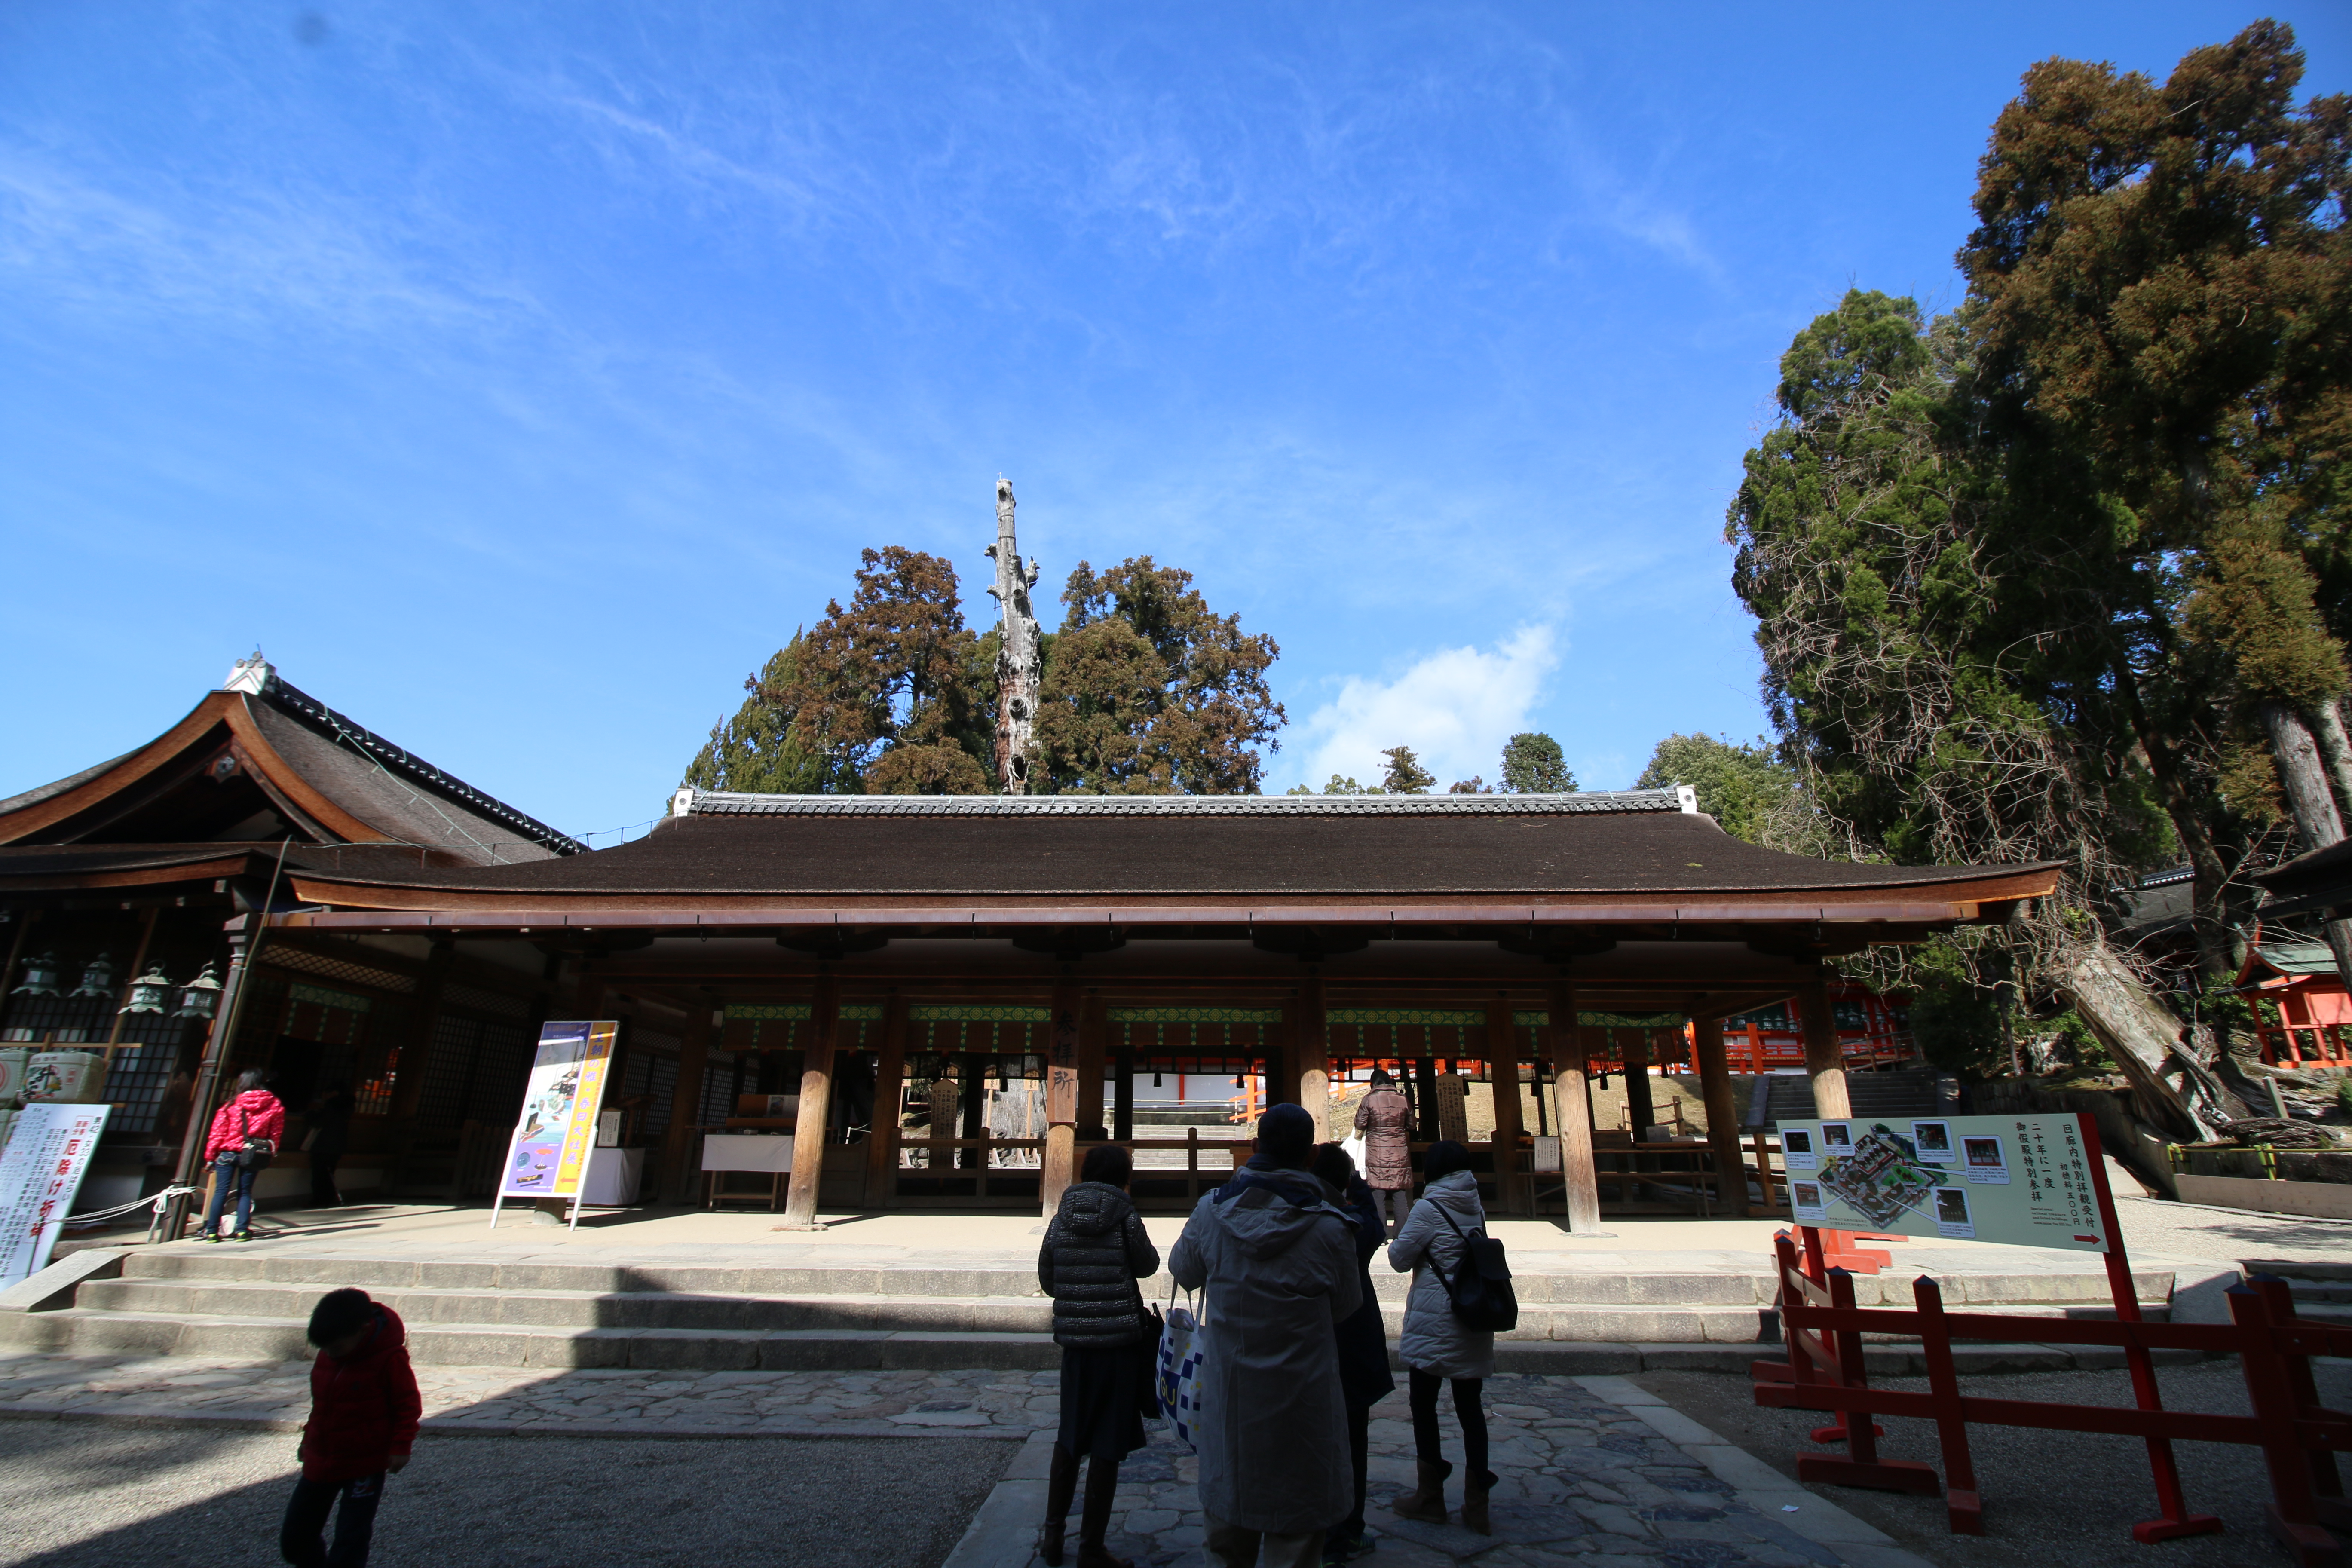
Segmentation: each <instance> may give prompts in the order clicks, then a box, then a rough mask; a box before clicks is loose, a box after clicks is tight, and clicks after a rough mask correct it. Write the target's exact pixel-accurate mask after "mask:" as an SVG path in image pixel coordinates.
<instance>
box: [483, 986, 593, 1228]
mask: <svg viewBox="0 0 2352 1568" xmlns="http://www.w3.org/2000/svg"><path fill="white" fill-rule="evenodd" d="M620 1028H621V1026H620V1025H618V1024H616V1023H611V1022H597V1023H564V1024H549V1025H547V1026H544V1027H543V1028H541V1030H540V1031H539V1057H538V1059H537V1060H535V1061H533V1062H532V1063H531V1068H530V1087H529V1088H527V1089H524V1091H523V1101H522V1119H521V1120H520V1121H517V1122H516V1123H515V1131H514V1139H513V1141H512V1142H509V1144H508V1145H507V1164H506V1170H505V1171H504V1172H503V1173H500V1175H499V1197H501V1198H572V1199H573V1200H575V1201H576V1200H577V1199H578V1198H579V1196H580V1184H581V1178H582V1177H583V1176H584V1175H585V1174H586V1173H587V1170H588V1152H589V1151H590V1150H591V1149H593V1147H595V1143H596V1113H597V1111H598V1110H600V1109H602V1106H603V1101H604V1073H605V1069H606V1068H608V1067H610V1066H611V1065H612V1060H613V1041H614V1038H615V1037H617V1036H618V1035H619V1034H620Z"/></svg>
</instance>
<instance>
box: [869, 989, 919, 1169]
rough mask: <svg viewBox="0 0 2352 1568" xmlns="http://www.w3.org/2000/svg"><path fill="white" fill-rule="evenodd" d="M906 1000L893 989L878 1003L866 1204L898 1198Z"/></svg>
mask: <svg viewBox="0 0 2352 1568" xmlns="http://www.w3.org/2000/svg"><path fill="white" fill-rule="evenodd" d="M909 1010H910V1003H909V1000H908V996H907V995H906V994H905V993H904V992H901V991H898V990H895V989H894V990H893V991H892V992H891V993H890V994H889V995H888V996H887V998H886V999H885V1000H884V1001H883V1004H882V1048H881V1050H880V1051H879V1052H877V1054H876V1056H875V1061H874V1130H873V1131H871V1132H868V1133H867V1134H866V1207H867V1208H869V1209H874V1208H884V1207H887V1206H888V1205H892V1204H895V1203H896V1202H898V1109H899V1106H900V1104H901V1102H902V1101H904V1100H905V1099H906V1081H907V1016H908V1011H909Z"/></svg>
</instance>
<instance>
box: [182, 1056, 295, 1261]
mask: <svg viewBox="0 0 2352 1568" xmlns="http://www.w3.org/2000/svg"><path fill="white" fill-rule="evenodd" d="M285 1135H286V1108H285V1107H284V1106H282V1105H280V1104H278V1097H277V1096H276V1095H274V1094H272V1093H270V1092H269V1091H268V1089H264V1088H262V1087H261V1073H260V1071H259V1069H257V1068H247V1069H246V1070H245V1071H244V1072H241V1073H239V1074H238V1075H237V1079H236V1098H235V1099H233V1100H230V1101H229V1102H228V1103H227V1104H226V1105H224V1106H222V1107H221V1108H220V1109H219V1110H216V1111H215V1112H214V1113H213V1125H212V1131H211V1133H210V1134H209V1135H208V1136H207V1137H206V1138H205V1162H206V1163H208V1164H210V1165H211V1166H212V1168H213V1201H212V1205H211V1207H210V1208H209V1209H208V1210H207V1211H206V1212H205V1227H204V1229H202V1230H200V1231H198V1232H197V1233H196V1238H197V1239H198V1240H199V1241H218V1240H219V1239H220V1238H221V1237H220V1221H221V1210H222V1209H224V1208H226V1206H227V1205H228V1194H229V1191H230V1189H231V1188H235V1189H236V1232H235V1234H234V1236H233V1237H232V1239H234V1240H236V1241H250V1240H252V1239H253V1235H252V1232H251V1231H250V1230H249V1229H248V1228H247V1227H248V1226H251V1225H252V1224H253V1178H254V1177H256V1176H257V1175H259V1174H260V1173H261V1167H263V1166H264V1165H267V1164H268V1163H269V1156H270V1155H272V1154H274V1153H276V1152H278V1140H279V1139H280V1138H283V1137H284V1136H285Z"/></svg>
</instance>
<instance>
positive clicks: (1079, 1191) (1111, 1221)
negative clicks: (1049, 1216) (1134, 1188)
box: [1054, 1182, 1135, 1236]
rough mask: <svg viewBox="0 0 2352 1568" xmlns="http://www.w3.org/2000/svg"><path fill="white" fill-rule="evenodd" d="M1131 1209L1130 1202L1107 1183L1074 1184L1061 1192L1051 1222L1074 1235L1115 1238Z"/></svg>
mask: <svg viewBox="0 0 2352 1568" xmlns="http://www.w3.org/2000/svg"><path fill="white" fill-rule="evenodd" d="M1134 1206H1135V1202H1134V1200H1133V1199H1131V1198H1129V1196H1128V1195H1127V1194H1125V1193H1123V1192H1121V1191H1119V1190H1118V1188H1117V1187H1114V1186H1112V1185H1111V1184H1109V1183H1108V1182H1078V1183H1075V1184H1072V1185H1071V1186H1069V1187H1066V1188H1065V1189H1064V1190H1063V1193H1062V1206H1061V1207H1060V1208H1058V1209H1056V1210H1055V1212H1054V1223H1055V1225H1057V1226H1060V1227H1061V1228H1062V1229H1063V1230H1066V1231H1067V1232H1069V1233H1070V1234H1072V1235H1074V1236H1103V1235H1106V1234H1108V1235H1117V1234H1118V1232H1119V1230H1120V1228H1121V1227H1122V1226H1125V1225H1126V1223H1127V1213H1128V1211H1129V1209H1131V1208H1133V1207H1134Z"/></svg>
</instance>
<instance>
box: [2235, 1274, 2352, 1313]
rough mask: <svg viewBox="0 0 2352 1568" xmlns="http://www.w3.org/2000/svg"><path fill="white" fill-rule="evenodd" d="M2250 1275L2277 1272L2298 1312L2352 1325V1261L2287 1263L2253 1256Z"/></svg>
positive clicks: (2295, 1310)
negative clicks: (2284, 1282) (2292, 1298)
mask: <svg viewBox="0 0 2352 1568" xmlns="http://www.w3.org/2000/svg"><path fill="white" fill-rule="evenodd" d="M2245 1270H2246V1272H2247V1273H2248V1274H2250V1275H2252V1274H2274V1275H2276V1276H2278V1278H2280V1279H2284V1280H2285V1281H2286V1286H2287V1294H2288V1295H2290V1296H2292V1297H2294V1315H2295V1316H2296V1317H2298V1318H2308V1319H2310V1320H2311V1321H2313V1322H2315V1323H2337V1324H2343V1325H2347V1326H2352V1263H2310V1262H2305V1263H2285V1262H2275V1261H2269V1260H2265V1259H2263V1258H2249V1259H2247V1260H2246V1263H2245Z"/></svg>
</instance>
